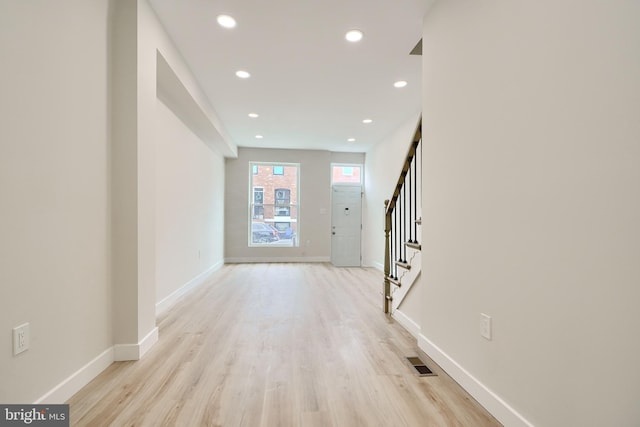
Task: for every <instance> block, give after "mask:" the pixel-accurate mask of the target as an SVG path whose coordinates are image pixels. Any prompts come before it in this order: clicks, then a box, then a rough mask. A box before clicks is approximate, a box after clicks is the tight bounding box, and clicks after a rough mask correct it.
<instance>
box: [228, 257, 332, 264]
mask: <svg viewBox="0 0 640 427" xmlns="http://www.w3.org/2000/svg"><path fill="white" fill-rule="evenodd" d="M330 261H331V258H330V257H328V256H327V257H325V256H316V257H313V256H312V257H234V258H225V259H224V262H225V263H226V264H243V263H253V262H330Z"/></svg>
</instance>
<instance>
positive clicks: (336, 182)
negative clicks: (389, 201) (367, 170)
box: [331, 163, 364, 186]
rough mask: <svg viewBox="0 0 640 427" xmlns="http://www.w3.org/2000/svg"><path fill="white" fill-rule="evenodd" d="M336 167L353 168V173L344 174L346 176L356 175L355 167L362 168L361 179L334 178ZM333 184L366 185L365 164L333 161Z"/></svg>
mask: <svg viewBox="0 0 640 427" xmlns="http://www.w3.org/2000/svg"><path fill="white" fill-rule="evenodd" d="M334 168H351V175H347V174H343V175H344V176H354V175H355V173H354V169H355V168H358V169H359V170H360V181H359V182H358V181H349V182H339V181H334V180H333V169H334ZM331 185H332V186H333V185H361V186H364V165H363V164H362V163H331Z"/></svg>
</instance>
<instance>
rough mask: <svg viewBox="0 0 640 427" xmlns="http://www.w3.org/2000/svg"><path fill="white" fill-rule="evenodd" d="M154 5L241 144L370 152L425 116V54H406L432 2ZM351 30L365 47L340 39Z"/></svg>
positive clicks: (254, 0) (252, 0)
mask: <svg viewBox="0 0 640 427" xmlns="http://www.w3.org/2000/svg"><path fill="white" fill-rule="evenodd" d="M150 2H151V5H152V6H153V8H154V9H155V11H156V13H157V14H158V16H159V18H160V21H161V22H162V23H163V25H164V26H165V28H166V30H167V32H168V33H169V35H170V36H171V38H172V39H173V41H174V42H175V44H176V45H177V47H178V49H180V51H181V52H182V54H183V56H184V58H185V60H186V62H187V64H188V65H189V66H190V68H191V70H192V72H193V73H194V75H195V76H196V79H197V80H198V82H199V83H200V86H201V87H202V89H203V90H204V92H205V93H206V95H207V96H208V98H209V100H210V102H211V104H212V105H213V107H214V109H215V110H216V112H217V114H218V116H219V118H220V120H221V121H222V123H223V125H224V127H225V129H226V131H227V133H228V134H229V135H230V137H231V138H232V142H233V143H235V144H237V145H238V146H244V147H269V148H303V149H322V150H331V151H354V152H364V151H367V149H368V148H370V147H371V146H372V145H374V144H375V143H377V142H378V141H379V140H380V139H381V138H383V137H385V136H387V135H389V134H390V133H391V132H393V131H394V130H395V129H396V128H397V127H398V126H399V125H400V124H401V123H402V122H403V121H405V120H406V119H408V118H409V117H411V116H412V115H416V116H417V113H418V112H419V110H420V103H421V93H420V91H421V89H420V79H421V72H420V70H421V57H420V56H416V55H409V52H410V51H411V50H412V49H413V48H414V46H415V45H416V43H417V42H418V41H419V40H420V38H421V35H422V18H423V16H424V14H425V12H426V10H427V5H428V4H429V3H430V1H429V0H393V1H391V0H269V1H265V0H150ZM220 14H227V15H231V16H232V17H234V18H235V20H236V21H237V26H236V27H235V28H233V29H225V28H222V27H221V26H219V25H218V24H217V22H216V17H217V16H218V15H220ZM354 28H357V29H360V30H362V31H363V32H364V38H363V40H362V41H360V42H359V43H350V42H347V41H346V40H345V38H344V35H345V33H346V32H347V31H348V30H350V29H354ZM237 70H246V71H248V72H250V73H251V78H249V79H244V80H243V79H239V78H238V77H236V76H235V72H236V71H237ZM397 80H405V81H407V82H408V85H407V86H406V87H404V88H402V89H397V88H395V87H394V86H393V83H394V82H395V81H397ZM251 112H255V113H258V114H259V115H260V117H259V118H256V119H252V118H249V117H248V114H249V113H251ZM365 118H370V119H372V120H373V123H371V124H363V123H362V120H363V119H365ZM258 134H259V135H263V139H256V138H255V136H256V135H258ZM348 138H355V139H356V141H355V142H348V141H347V139H348Z"/></svg>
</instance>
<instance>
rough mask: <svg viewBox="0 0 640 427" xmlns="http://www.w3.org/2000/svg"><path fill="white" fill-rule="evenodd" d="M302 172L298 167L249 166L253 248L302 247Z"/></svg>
mask: <svg viewBox="0 0 640 427" xmlns="http://www.w3.org/2000/svg"><path fill="white" fill-rule="evenodd" d="M299 169H300V165H299V164H297V163H263V162H250V163H249V189H250V193H249V205H250V206H249V219H250V221H249V223H250V227H249V239H248V241H249V243H248V245H249V246H250V247H253V246H269V247H272V246H278V247H282V246H284V247H286V246H290V247H295V246H298V245H299V243H298V242H299V237H298V233H299V227H300V218H299V216H298V206H299V198H300V192H299V188H300V184H299Z"/></svg>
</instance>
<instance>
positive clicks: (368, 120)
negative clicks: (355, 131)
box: [362, 119, 373, 124]
mask: <svg viewBox="0 0 640 427" xmlns="http://www.w3.org/2000/svg"><path fill="white" fill-rule="evenodd" d="M362 123H367V124H369V123H373V120H371V119H364V120H363V121H362Z"/></svg>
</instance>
